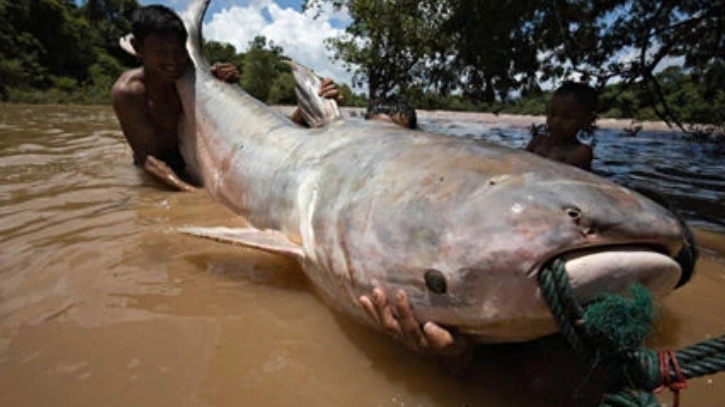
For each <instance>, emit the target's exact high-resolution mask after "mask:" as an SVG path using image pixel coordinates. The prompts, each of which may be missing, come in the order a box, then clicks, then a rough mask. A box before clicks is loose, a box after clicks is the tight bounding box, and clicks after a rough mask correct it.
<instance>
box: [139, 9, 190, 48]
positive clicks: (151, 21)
mask: <svg viewBox="0 0 725 407" xmlns="http://www.w3.org/2000/svg"><path fill="white" fill-rule="evenodd" d="M131 21H132V22H131V31H132V32H133V36H134V37H135V38H136V41H138V42H139V44H141V45H143V43H144V40H145V39H146V37H147V36H148V35H149V34H159V35H163V36H168V37H172V38H175V39H178V40H179V41H180V42H181V43H185V42H186V37H187V33H186V28H184V22H183V21H181V18H179V16H178V15H177V14H176V13H175V12H174V10H172V9H170V8H168V7H166V6H163V5H160V4H153V5H150V6H144V7H139V8H137V9H136V10H135V11H134V12H133V15H132V16H131Z"/></svg>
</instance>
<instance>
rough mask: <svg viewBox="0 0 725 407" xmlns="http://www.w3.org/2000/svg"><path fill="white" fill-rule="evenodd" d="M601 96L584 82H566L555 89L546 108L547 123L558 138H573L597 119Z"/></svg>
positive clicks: (551, 133)
mask: <svg viewBox="0 0 725 407" xmlns="http://www.w3.org/2000/svg"><path fill="white" fill-rule="evenodd" d="M598 101H599V96H598V94H597V91H596V90H595V89H594V88H592V87H591V86H588V85H586V84H584V83H578V82H564V83H563V84H562V85H561V86H560V87H559V88H557V89H556V90H555V91H554V94H553V95H552V97H551V100H550V101H549V104H548V106H547V108H546V124H547V126H548V127H549V132H550V135H551V136H553V137H555V138H557V139H573V138H575V137H576V135H577V133H578V132H579V131H580V130H585V129H587V128H590V127H591V126H592V125H593V124H594V121H595V120H596V118H597V116H596V112H597V104H598Z"/></svg>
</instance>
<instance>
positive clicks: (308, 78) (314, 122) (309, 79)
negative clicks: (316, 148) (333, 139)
mask: <svg viewBox="0 0 725 407" xmlns="http://www.w3.org/2000/svg"><path fill="white" fill-rule="evenodd" d="M285 62H287V64H289V66H290V67H291V68H292V75H293V76H294V78H295V94H296V95H297V105H298V106H299V109H300V112H301V113H302V117H303V118H304V120H305V122H306V123H307V124H308V125H309V126H310V127H322V126H324V125H326V124H328V123H331V122H333V121H335V120H338V119H341V118H342V113H341V112H340V108H339V107H338V106H337V102H336V101H335V100H333V99H326V98H323V97H322V96H320V95H319V91H320V84H321V83H322V81H321V80H320V77H319V76H317V74H315V73H314V72H313V71H312V70H311V69H310V68H307V67H306V66H303V65H300V64H298V63H297V62H294V61H292V60H287V61H285Z"/></svg>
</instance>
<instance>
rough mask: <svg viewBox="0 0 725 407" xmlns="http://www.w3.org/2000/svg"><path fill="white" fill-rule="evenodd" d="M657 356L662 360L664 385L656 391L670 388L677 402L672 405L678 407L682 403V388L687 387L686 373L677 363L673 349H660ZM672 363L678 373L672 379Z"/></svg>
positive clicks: (661, 369) (661, 368)
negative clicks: (683, 372)
mask: <svg viewBox="0 0 725 407" xmlns="http://www.w3.org/2000/svg"><path fill="white" fill-rule="evenodd" d="M657 358H658V359H659V362H660V377H661V378H662V385H661V386H660V387H658V388H657V389H656V390H655V393H657V392H660V391H662V390H663V389H664V388H665V387H666V388H668V389H670V390H671V391H672V393H674V395H675V402H674V403H673V404H672V406H673V407H678V406H679V405H680V390H684V389H686V388H687V380H685V375H683V374H682V370H681V369H680V364H679V363H677V357H675V352H673V351H671V350H663V351H659V352H657ZM670 365H672V367H674V369H675V374H676V375H677V377H676V378H675V380H672V378H671V377H670Z"/></svg>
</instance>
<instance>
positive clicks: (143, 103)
mask: <svg viewBox="0 0 725 407" xmlns="http://www.w3.org/2000/svg"><path fill="white" fill-rule="evenodd" d="M132 20H133V22H132V32H133V35H132V36H128V37H125V38H124V39H122V40H121V46H122V47H123V48H124V49H125V50H126V51H128V52H129V53H131V54H133V55H136V56H138V57H139V58H140V59H141V62H142V66H141V67H139V68H135V69H131V70H129V71H126V72H124V73H123V74H121V76H120V77H119V78H118V79H117V80H116V83H115V84H114V85H113V89H112V91H111V98H112V101H113V109H114V111H115V112H116V116H117V117H118V121H119V123H120V125H121V129H122V130H123V134H124V136H126V140H127V141H128V144H129V145H130V146H131V149H132V150H133V156H134V163H135V164H136V165H137V166H140V167H143V168H144V170H146V171H147V172H149V173H150V174H152V175H154V176H155V177H157V178H158V179H160V180H161V181H162V182H164V183H166V184H167V185H169V186H171V187H173V188H175V189H178V190H181V191H193V190H195V189H196V187H195V186H193V185H191V184H190V182H191V180H190V179H189V176H188V174H187V173H186V169H185V167H186V166H185V163H184V159H183V157H182V156H181V153H180V151H179V140H178V124H179V119H180V118H181V115H182V114H183V113H182V109H181V101H180V100H179V95H178V93H177V91H176V84H175V82H176V80H177V79H179V78H181V76H182V75H183V74H184V72H185V71H186V68H187V65H188V63H189V57H188V54H187V52H186V38H187V32H186V28H184V24H183V22H182V21H181V19H180V18H179V16H178V15H176V13H174V11H173V10H171V9H169V8H168V7H165V6H162V5H150V6H145V7H141V8H139V9H137V10H136V11H135V13H134V15H133V19H132ZM211 72H212V74H213V75H214V76H215V77H216V78H218V79H221V80H224V81H225V82H236V81H238V80H239V71H238V70H237V68H236V67H235V66H234V65H232V64H228V63H225V64H215V65H214V66H213V67H212V71H211Z"/></svg>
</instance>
